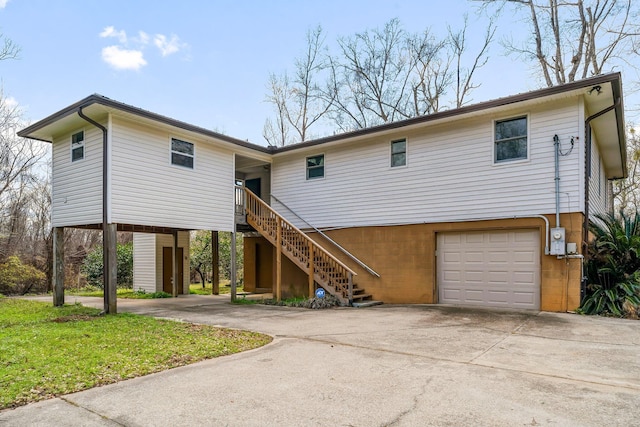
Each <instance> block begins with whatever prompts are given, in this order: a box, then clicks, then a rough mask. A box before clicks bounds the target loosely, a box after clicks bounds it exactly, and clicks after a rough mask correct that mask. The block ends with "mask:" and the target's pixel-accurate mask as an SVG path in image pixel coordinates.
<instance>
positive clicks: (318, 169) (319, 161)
mask: <svg viewBox="0 0 640 427" xmlns="http://www.w3.org/2000/svg"><path fill="white" fill-rule="evenodd" d="M314 178H324V154H318V155H317V156H311V157H307V179H314Z"/></svg>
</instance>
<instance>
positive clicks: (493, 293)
mask: <svg viewBox="0 0 640 427" xmlns="http://www.w3.org/2000/svg"><path fill="white" fill-rule="evenodd" d="M487 300H488V301H489V302H491V303H494V304H507V303H508V302H509V293H508V292H507V291H497V290H489V291H487Z"/></svg>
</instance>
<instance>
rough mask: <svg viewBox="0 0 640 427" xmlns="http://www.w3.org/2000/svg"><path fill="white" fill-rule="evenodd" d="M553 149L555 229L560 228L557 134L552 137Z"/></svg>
mask: <svg viewBox="0 0 640 427" xmlns="http://www.w3.org/2000/svg"><path fill="white" fill-rule="evenodd" d="M553 147H554V149H555V156H554V157H555V161H556V177H555V181H556V228H560V159H559V157H560V138H558V135H557V134H556V135H553Z"/></svg>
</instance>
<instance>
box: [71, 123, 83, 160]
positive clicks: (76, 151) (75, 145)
mask: <svg viewBox="0 0 640 427" xmlns="http://www.w3.org/2000/svg"><path fill="white" fill-rule="evenodd" d="M82 159H84V131H83V130H81V131H80V132H77V133H74V134H73V135H71V161H72V162H75V161H77V160H82Z"/></svg>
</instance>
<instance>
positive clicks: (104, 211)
mask: <svg viewBox="0 0 640 427" xmlns="http://www.w3.org/2000/svg"><path fill="white" fill-rule="evenodd" d="M78 115H79V116H80V117H81V118H83V119H84V120H86V121H87V122H89V123H91V124H92V125H94V126H95V127H97V128H98V129H100V130H101V131H102V262H103V264H102V269H103V270H102V274H103V278H104V308H105V312H108V311H109V299H108V290H107V286H108V285H107V284H108V283H110V280H111V272H110V270H109V268H108V266H109V263H110V261H111V259H110V257H109V251H108V250H107V248H106V247H105V246H106V240H107V239H106V236H107V233H108V232H109V231H108V228H107V220H108V218H107V200H108V198H107V175H108V173H107V172H108V171H107V168H108V161H107V152H108V150H107V128H106V127H104V126H102V125H101V124H100V123H98V122H96V121H95V120H93V119H92V118H90V117H87V116H85V114H84V113H83V112H82V107H78Z"/></svg>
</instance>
